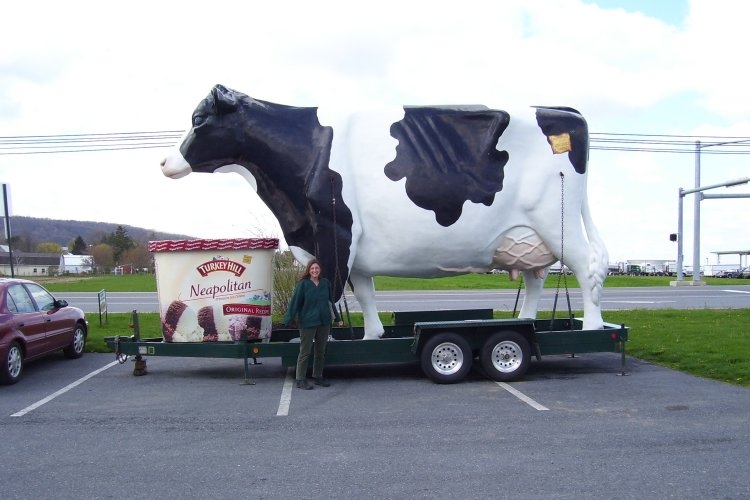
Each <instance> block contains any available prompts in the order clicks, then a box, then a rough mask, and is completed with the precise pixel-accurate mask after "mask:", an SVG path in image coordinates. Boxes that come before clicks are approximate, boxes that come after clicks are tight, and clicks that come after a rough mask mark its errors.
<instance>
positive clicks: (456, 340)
mask: <svg viewBox="0 0 750 500" xmlns="http://www.w3.org/2000/svg"><path fill="white" fill-rule="evenodd" d="M472 360H473V356H472V353H471V346H470V345H469V342H468V341H467V340H466V339H464V338H463V337H461V336H460V335H457V334H455V333H440V334H437V335H435V336H434V337H432V338H431V339H430V340H428V341H427V342H426V343H425V345H424V348H423V349H422V355H421V361H422V371H424V373H425V375H427V376H428V377H429V378H431V379H432V380H433V381H434V382H437V383H438V384H452V383H454V382H458V381H460V380H462V379H463V378H464V377H465V376H466V374H467V373H469V370H470V369H471V362H472Z"/></svg>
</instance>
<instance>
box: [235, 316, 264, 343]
mask: <svg viewBox="0 0 750 500" xmlns="http://www.w3.org/2000/svg"><path fill="white" fill-rule="evenodd" d="M260 329H261V318H259V317H258V316H244V315H238V316H234V317H232V319H231V321H230V323H229V333H230V334H231V335H232V340H234V341H235V342H236V341H239V340H242V338H243V337H242V336H243V334H246V335H247V336H246V337H245V339H247V340H255V339H258V338H259V337H260Z"/></svg>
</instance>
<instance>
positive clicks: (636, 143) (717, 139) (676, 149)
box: [0, 130, 750, 156]
mask: <svg viewBox="0 0 750 500" xmlns="http://www.w3.org/2000/svg"><path fill="white" fill-rule="evenodd" d="M183 134H184V131H183V130H160V131H153V132H112V133H96V134H54V135H17V136H0V156H4V155H33V154H55V153H92V152H99V151H122V150H136V149H152V148H170V147H173V146H175V145H176V143H177V141H178V140H179V139H180V138H181V137H182V136H183ZM696 141H700V142H701V154H718V155H721V154H729V155H745V154H750V137H745V136H695V135H675V134H626V133H613V132H592V133H590V149H591V150H599V151H620V152H643V153H678V154H679V153H689V154H694V153H695V148H696ZM706 146H716V147H711V148H706V149H703V148H704V147H706Z"/></svg>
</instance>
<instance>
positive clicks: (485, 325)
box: [104, 309, 628, 383]
mask: <svg viewBox="0 0 750 500" xmlns="http://www.w3.org/2000/svg"><path fill="white" fill-rule="evenodd" d="M582 324H583V321H582V320H579V319H576V318H572V317H571V318H563V319H552V320H545V319H537V320H532V319H493V311H492V310H491V309H468V310H449V311H445V310H444V311H414V312H401V313H394V324H393V325H386V326H384V328H385V333H384V335H383V337H382V338H380V339H378V340H363V337H364V327H343V328H332V329H331V336H332V339H331V340H330V341H329V342H328V347H327V350H326V365H353V364H373V363H398V362H408V361H414V360H415V359H416V360H419V361H420V363H421V366H422V370H423V371H424V372H425V374H426V375H427V376H428V377H429V378H430V379H432V380H433V381H435V382H438V383H454V382H458V381H460V380H462V379H463V378H464V377H465V376H466V375H467V373H468V372H469V370H470V369H471V367H472V364H473V362H474V360H475V359H477V360H478V361H479V363H480V365H481V367H482V369H483V370H484V372H485V373H486V375H487V376H488V377H490V378H491V379H493V380H497V381H513V380H518V379H520V378H522V377H523V376H524V374H525V373H526V370H527V369H528V367H529V364H530V362H531V356H532V355H533V356H535V357H536V358H537V360H541V358H542V356H545V355H555V354H580V353H589V352H618V353H621V368H620V370H621V373H622V374H625V343H626V342H627V340H628V329H627V327H626V326H625V325H615V324H610V323H605V325H604V328H603V329H600V330H583V328H582ZM133 325H134V335H132V336H130V337H123V336H117V337H106V338H105V339H104V340H105V342H106V343H107V345H108V346H109V347H110V348H111V349H113V350H114V351H115V354H116V356H117V357H118V359H127V356H135V358H136V368H135V370H134V374H136V375H142V374H145V361H143V360H142V357H143V356H175V357H201V358H236V359H244V360H245V379H246V381H247V380H249V374H248V365H249V364H250V360H252V362H253V363H255V362H257V360H258V359H259V358H281V362H282V365H283V366H295V365H296V363H297V355H298V354H299V342H298V341H297V342H295V340H296V339H298V338H299V331H298V330H297V329H288V328H285V329H275V330H273V331H272V333H271V338H270V339H266V340H263V341H239V342H195V343H193V342H179V343H178V342H165V341H164V340H163V338H162V337H158V338H141V336H140V332H139V328H138V317H137V312H135V311H134V312H133ZM139 361H140V366H139Z"/></svg>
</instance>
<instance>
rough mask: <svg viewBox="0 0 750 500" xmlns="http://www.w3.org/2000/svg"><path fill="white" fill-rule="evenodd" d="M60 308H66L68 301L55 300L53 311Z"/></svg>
mask: <svg viewBox="0 0 750 500" xmlns="http://www.w3.org/2000/svg"><path fill="white" fill-rule="evenodd" d="M62 307H68V301H67V300H65V299H56V300H55V309H60V308H62Z"/></svg>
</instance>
